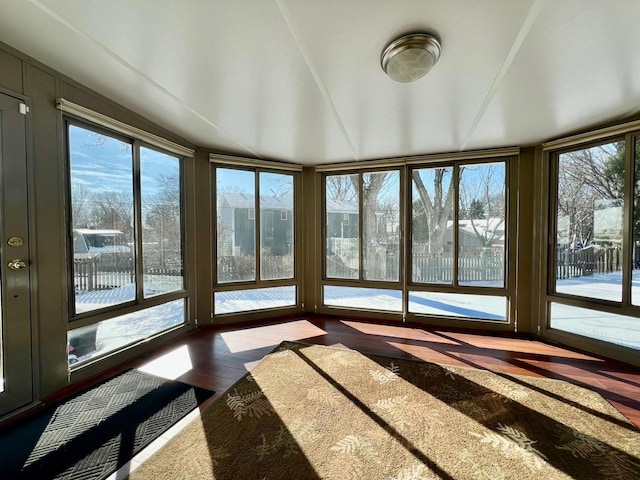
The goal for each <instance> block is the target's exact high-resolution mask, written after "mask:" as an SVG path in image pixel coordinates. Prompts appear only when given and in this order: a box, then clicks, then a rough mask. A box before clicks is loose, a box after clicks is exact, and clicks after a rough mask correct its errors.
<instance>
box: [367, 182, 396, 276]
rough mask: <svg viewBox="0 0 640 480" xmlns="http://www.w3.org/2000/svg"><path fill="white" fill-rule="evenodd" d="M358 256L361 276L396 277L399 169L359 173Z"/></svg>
mask: <svg viewBox="0 0 640 480" xmlns="http://www.w3.org/2000/svg"><path fill="white" fill-rule="evenodd" d="M362 245H363V251H362V258H363V277H364V279H365V280H383V281H387V282H397V281H398V280H399V278H400V277H399V261H400V255H399V251H400V173H399V172H398V171H389V172H376V173H365V174H364V175H363V176H362Z"/></svg>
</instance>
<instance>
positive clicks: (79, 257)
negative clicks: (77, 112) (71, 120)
mask: <svg viewBox="0 0 640 480" xmlns="http://www.w3.org/2000/svg"><path fill="white" fill-rule="evenodd" d="M69 162H70V181H71V221H72V230H73V247H72V248H73V267H74V268H73V273H74V275H73V281H74V286H75V295H74V300H75V312H76V313H82V312H87V311H91V310H95V309H98V308H103V307H107V306H111V305H116V304H120V303H123V302H127V301H131V300H134V299H135V288H134V287H133V285H134V283H133V282H134V279H135V272H134V265H135V262H134V250H133V245H135V238H134V222H133V157H132V146H131V144H129V143H126V142H123V141H120V140H118V139H115V138H112V137H110V136H108V135H104V134H98V133H95V132H92V131H89V130H86V129H84V128H80V127H77V126H74V125H70V126H69Z"/></svg>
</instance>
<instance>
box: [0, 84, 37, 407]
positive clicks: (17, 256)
mask: <svg viewBox="0 0 640 480" xmlns="http://www.w3.org/2000/svg"><path fill="white" fill-rule="evenodd" d="M0 110H1V113H0V114H1V118H0V128H1V129H2V131H1V132H0V135H1V136H2V138H1V139H0V147H1V149H0V188H1V192H2V198H1V199H0V219H2V224H1V225H0V234H1V237H0V238H1V241H2V245H1V246H0V261H1V262H2V263H1V264H0V279H1V281H2V282H1V288H2V290H1V294H2V297H1V299H2V305H1V311H0V314H1V315H2V317H1V321H2V327H3V330H2V335H3V344H2V349H3V351H2V368H3V372H2V373H3V377H4V380H5V382H4V383H5V385H4V390H3V392H2V393H0V416H2V415H5V414H8V413H10V412H11V411H14V410H17V409H19V408H21V407H24V406H26V405H28V404H29V403H31V402H32V401H33V399H34V382H33V379H34V374H33V342H32V338H33V336H32V322H31V275H30V270H31V269H30V268H29V266H30V261H29V258H30V256H29V208H28V206H29V197H28V153H27V112H28V108H27V106H26V102H25V101H24V100H22V99H20V98H17V97H15V96H12V95H7V94H5V93H4V92H0ZM11 158H19V159H20V161H11V160H10V159H11ZM11 237H19V238H20V239H21V241H22V243H21V244H19V245H14V246H12V245H10V244H8V243H7V242H8V239H9V238H11ZM11 260H21V261H23V262H24V263H25V264H26V265H25V266H24V267H22V268H19V269H17V270H12V269H10V268H8V263H9V261H11Z"/></svg>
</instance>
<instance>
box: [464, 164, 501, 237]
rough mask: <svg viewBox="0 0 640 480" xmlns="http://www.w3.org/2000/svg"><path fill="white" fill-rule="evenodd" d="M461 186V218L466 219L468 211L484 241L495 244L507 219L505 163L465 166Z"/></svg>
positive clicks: (475, 228)
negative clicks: (464, 215) (464, 216)
mask: <svg viewBox="0 0 640 480" xmlns="http://www.w3.org/2000/svg"><path fill="white" fill-rule="evenodd" d="M459 188H460V194H459V209H460V210H459V218H460V219H464V218H463V215H462V212H466V216H467V217H468V218H466V220H469V224H470V225H471V228H472V229H473V233H474V234H475V236H476V238H477V239H478V240H479V241H480V243H481V245H482V246H483V247H489V246H491V245H492V244H493V242H494V241H495V239H496V237H497V236H498V232H500V230H501V229H502V227H503V226H504V223H505V220H506V216H505V208H504V206H505V188H506V183H505V169H504V164H503V163H500V164H479V165H468V166H466V167H464V170H463V171H461V174H460V185H459ZM480 207H482V208H480ZM480 214H481V215H482V216H479V215H480Z"/></svg>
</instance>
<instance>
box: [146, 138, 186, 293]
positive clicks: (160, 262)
mask: <svg viewBox="0 0 640 480" xmlns="http://www.w3.org/2000/svg"><path fill="white" fill-rule="evenodd" d="M140 184H141V196H142V225H143V228H142V265H143V282H144V294H145V296H151V295H157V294H160V293H165V292H171V291H175V290H181V289H182V288H183V287H184V279H183V271H182V212H181V201H180V199H181V190H180V159H179V158H176V157H172V156H170V155H166V154H163V153H159V152H156V151H155V150H151V149H148V148H140Z"/></svg>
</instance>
